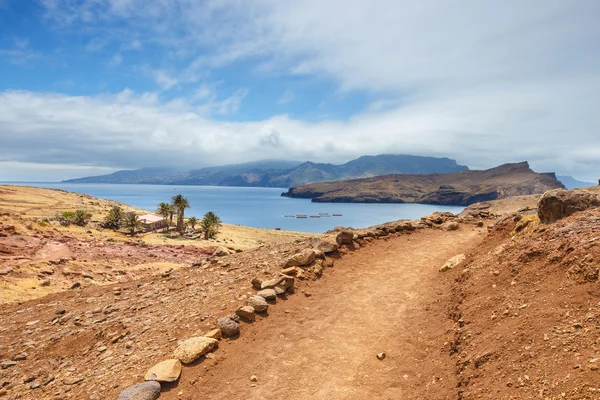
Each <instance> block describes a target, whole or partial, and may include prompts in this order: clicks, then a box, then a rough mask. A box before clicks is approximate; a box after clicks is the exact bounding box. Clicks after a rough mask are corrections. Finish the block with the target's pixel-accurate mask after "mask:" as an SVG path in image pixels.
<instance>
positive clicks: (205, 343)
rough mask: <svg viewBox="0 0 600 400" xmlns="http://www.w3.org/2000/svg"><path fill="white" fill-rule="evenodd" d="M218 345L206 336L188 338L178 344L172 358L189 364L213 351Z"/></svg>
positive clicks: (214, 340)
mask: <svg viewBox="0 0 600 400" xmlns="http://www.w3.org/2000/svg"><path fill="white" fill-rule="evenodd" d="M218 343H219V341H218V340H216V339H212V338H209V337H206V336H196V337H193V338H189V339H186V340H183V341H181V342H180V343H179V346H177V348H176V349H175V351H174V352H173V356H174V357H175V358H177V359H178V360H179V361H181V362H182V363H184V364H190V363H193V362H194V361H196V360H197V359H198V358H200V357H201V356H203V355H204V354H206V353H208V352H209V351H211V350H212V349H214V348H215V347H216V346H217V345H218Z"/></svg>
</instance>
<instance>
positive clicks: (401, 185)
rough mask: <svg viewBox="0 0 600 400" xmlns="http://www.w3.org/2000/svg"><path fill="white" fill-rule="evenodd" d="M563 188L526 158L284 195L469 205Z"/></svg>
mask: <svg viewBox="0 0 600 400" xmlns="http://www.w3.org/2000/svg"><path fill="white" fill-rule="evenodd" d="M556 188H564V185H563V184H562V183H561V182H560V181H559V180H558V179H556V176H555V175H554V173H536V172H534V171H532V170H531V169H530V168H529V164H528V163H527V162H521V163H515V164H504V165H501V166H499V167H496V168H492V169H488V170H485V171H461V172H456V173H450V174H430V175H416V174H393V175H385V176H378V177H372V178H363V179H353V180H346V181H336V182H321V183H313V184H307V185H301V186H295V187H292V188H290V189H289V190H288V191H287V192H285V193H282V196H286V197H293V198H304V199H312V201H313V202H331V203H422V204H438V205H461V206H468V205H470V204H473V203H477V202H481V201H488V200H495V199H500V198H505V197H509V196H520V195H530V194H539V193H544V192H545V191H547V190H550V189H556Z"/></svg>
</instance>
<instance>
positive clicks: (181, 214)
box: [171, 194, 190, 233]
mask: <svg viewBox="0 0 600 400" xmlns="http://www.w3.org/2000/svg"><path fill="white" fill-rule="evenodd" d="M171 204H172V205H173V208H175V213H176V214H177V232H179V233H183V232H184V231H185V226H184V223H183V220H184V218H185V209H186V208H190V203H189V202H188V199H186V198H185V197H183V195H181V194H178V195H175V196H173V197H172V198H171Z"/></svg>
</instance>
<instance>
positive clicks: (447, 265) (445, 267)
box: [440, 254, 467, 272]
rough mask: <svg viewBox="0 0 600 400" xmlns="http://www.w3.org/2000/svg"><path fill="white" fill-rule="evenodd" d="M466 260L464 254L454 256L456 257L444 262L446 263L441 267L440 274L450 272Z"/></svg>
mask: <svg viewBox="0 0 600 400" xmlns="http://www.w3.org/2000/svg"><path fill="white" fill-rule="evenodd" d="M466 259H467V256H465V255H464V254H459V255H456V256H454V257H452V258H451V259H449V260H448V261H446V263H445V264H444V265H442V267H441V268H440V272H446V271H450V270H451V269H452V268H454V267H456V266H457V265H459V264H461V263H462V262H464V261H465V260H466Z"/></svg>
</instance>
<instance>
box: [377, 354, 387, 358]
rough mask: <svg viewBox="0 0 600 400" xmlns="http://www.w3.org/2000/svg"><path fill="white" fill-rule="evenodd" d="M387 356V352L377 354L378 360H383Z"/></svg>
mask: <svg viewBox="0 0 600 400" xmlns="http://www.w3.org/2000/svg"><path fill="white" fill-rule="evenodd" d="M385 357H386V354H385V353H379V354H377V359H378V360H383V359H385Z"/></svg>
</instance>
